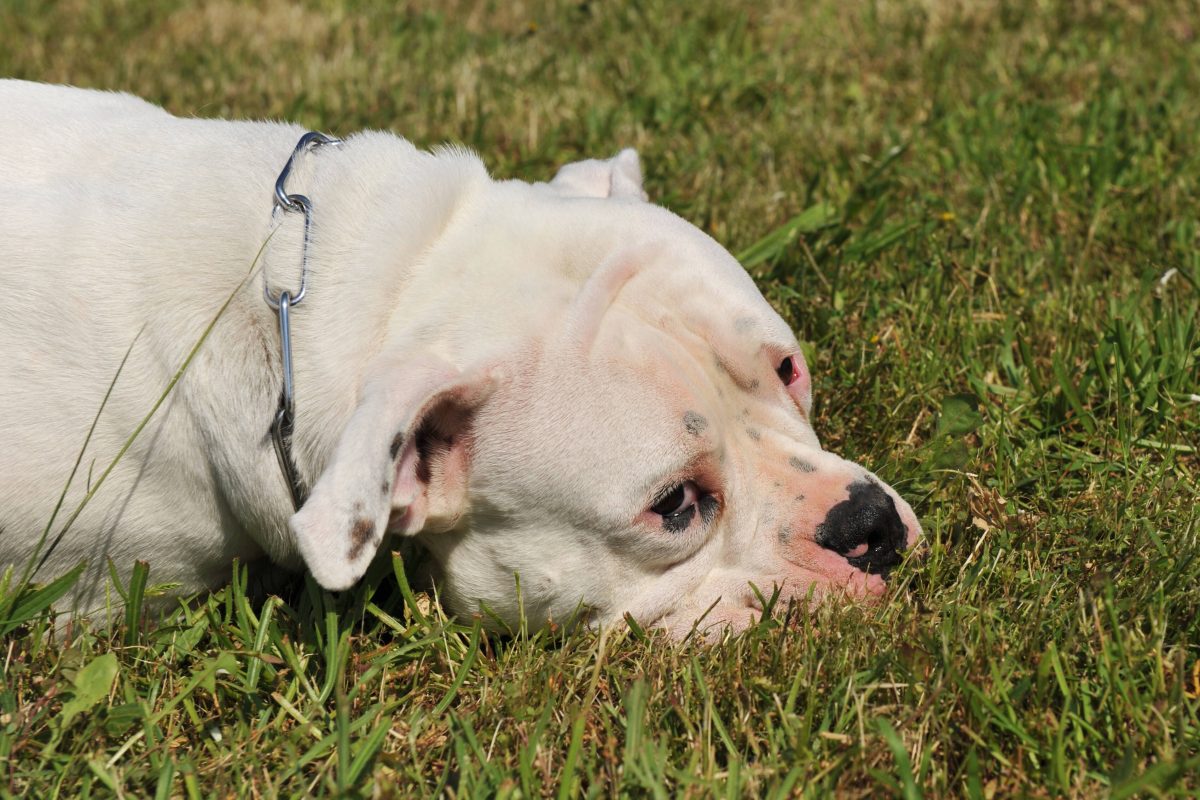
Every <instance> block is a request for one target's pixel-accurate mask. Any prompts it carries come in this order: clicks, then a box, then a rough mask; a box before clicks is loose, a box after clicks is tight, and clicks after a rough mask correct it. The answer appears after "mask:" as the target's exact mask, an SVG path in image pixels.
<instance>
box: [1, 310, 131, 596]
mask: <svg viewBox="0 0 1200 800" xmlns="http://www.w3.org/2000/svg"><path fill="white" fill-rule="evenodd" d="M144 329H145V327H144V326H143V327H142V328H141V329H139V330H138V332H137V333H136V334H134V337H133V341H131V342H130V343H129V347H127V348H126V349H125V355H123V356H122V357H121V363H120V364H118V365H117V371H116V373H115V374H114V375H113V377H112V380H111V381H109V384H108V388H107V389H106V390H105V392H104V397H102V398H101V399H100V407H99V408H98V409H96V415H95V416H94V417H93V418H92V424H91V426H90V427H89V428H88V432H87V435H85V436H84V437H83V445H82V446H81V447H80V448H79V452H78V453H77V454H76V456H75V463H74V464H73V465H72V466H71V472H70V474H69V475H67V482H66V483H65V484H63V488H62V492H60V493H59V495H58V501H57V502H56V503H55V504H54V510H53V511H51V512H50V519H49V520H47V521H46V525H45V527H44V528H43V529H42V534H41V536H39V537H38V541H37V544H36V545H34V547H33V552H32V553H30V555H29V560H28V561H26V562H25V567H24V570H23V571H22V573H21V577H20V579H19V580H18V581H17V584H16V591H15V592H14V593H13V594H11V595H6V596H5V597H2V598H0V617H7V616H8V612H9V608H5V605H6V604H7V602H8V601H9V599H10V598H12V599H15V598H16V597H17V596H19V595H20V593H21V592H22V591H24V589H25V587H26V586H27V585H28V583H29V580H30V579H31V578H32V577H33V575H34V573H35V572H37V570H38V569H41V565H42V564H44V563H45V558H43V559H42V560H41V562H39V563H38V565H37V566H36V567H35V566H34V562H35V561H37V560H38V553H39V552H41V549H42V545H44V544H45V543H46V539H47V538H49V536H50V531H51V529H52V528H53V527H54V521H55V520H56V519H58V514H59V512H60V511H61V510H62V507H63V503H64V502H65V501H66V498H67V492H68V491H70V489H71V484H72V483H73V482H74V481H75V475H76V474H77V473H78V472H79V465H80V464H81V463H83V454H84V453H85V452H86V451H87V448H88V444H90V443H91V441H92V435H93V434H94V433H95V432H96V425H97V424H98V423H99V422H100V415H101V414H103V413H104V408H105V406H107V405H108V400H109V398H110V397H112V393H113V389H114V388H115V387H116V385H117V379H118V378H120V377H121V372H122V371H123V370H124V369H125V363H126V362H127V361H128V360H129V354H130V353H132V352H133V346H134V345H135V344H137V340H138V337H140V336H141V335H142V331H143V330H144ZM90 483H91V481H90V480H89V484H90ZM53 550H54V546H53V545H51V547H50V550H48V551H47V553H46V557H49V555H50V552H52V551H53ZM72 572H74V573H76V577H77V578H78V576H79V575H80V574H82V572H83V570H82V569H80V570H72ZM68 574H70V573H68ZM55 583H56V584H57V581H55ZM70 588H71V587H70V586H67V587H66V588H65V589H63V590H62V592H61V593H60V594H59V595H58V597H55V598H54V599H55V600H57V599H58V598H59V597H62V595H63V594H66V592H67V591H69V590H70ZM51 602H53V601H51Z"/></svg>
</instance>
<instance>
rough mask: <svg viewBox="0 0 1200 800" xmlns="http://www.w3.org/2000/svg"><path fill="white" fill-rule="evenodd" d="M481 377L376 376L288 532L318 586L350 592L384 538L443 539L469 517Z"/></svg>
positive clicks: (447, 372) (487, 382)
mask: <svg viewBox="0 0 1200 800" xmlns="http://www.w3.org/2000/svg"><path fill="white" fill-rule="evenodd" d="M491 385H492V380H491V377H490V376H489V375H488V374H486V373H479V374H474V375H469V376H466V375H462V374H459V373H458V372H457V371H456V370H453V369H451V368H449V367H448V366H447V365H444V364H437V363H430V362H424V363H423V364H421V365H413V364H409V365H407V367H404V366H393V367H390V368H387V369H384V370H381V371H376V372H375V374H374V377H373V378H372V379H370V380H368V381H367V382H366V384H365V385H364V387H363V391H362V394H361V396H360V401H359V404H358V407H357V408H356V409H355V410H354V413H353V415H352V416H351V417H350V421H349V422H348V423H347V425H346V427H345V429H344V430H343V431H342V435H341V438H340V439H339V440H338V442H337V445H336V446H335V448H334V451H333V455H332V457H331V458H330V460H329V463H328V465H327V466H326V467H325V471H324V472H322V473H321V475H320V477H319V478H318V479H317V482H316V485H315V486H314V487H313V490H312V494H311V496H310V497H309V498H308V500H307V501H306V502H305V503H304V506H303V507H302V508H301V509H300V510H299V511H298V512H296V514H295V515H294V516H293V517H292V518H291V520H290V522H289V526H290V527H291V530H292V535H293V536H295V539H296V543H297V545H298V547H299V550H300V554H301V555H302V556H303V558H304V562H305V564H306V565H307V566H308V569H309V571H310V572H312V575H313V577H314V578H315V579H316V581H317V583H319V584H320V585H321V586H323V587H324V588H326V589H330V590H341V589H348V588H349V587H350V586H352V585H354V583H355V582H357V581H358V579H359V578H361V577H362V575H363V573H364V572H366V570H367V566H368V565H369V564H370V563H371V560H372V559H373V558H374V557H375V553H376V552H377V551H378V549H379V545H380V543H381V542H382V541H383V539H384V537H385V535H386V534H388V533H399V534H405V535H411V534H415V533H419V532H421V531H430V530H435V531H440V530H449V529H450V528H452V527H454V525H455V523H456V522H457V521H458V519H459V518H460V517H461V516H462V514H463V512H464V510H465V508H466V495H467V468H468V463H467V462H468V458H469V447H468V439H469V437H470V429H471V420H472V418H473V416H474V413H475V411H476V409H477V408H478V407H479V405H480V404H481V403H482V402H483V400H484V398H485V397H486V396H487V395H488V394H489V393H490V391H491Z"/></svg>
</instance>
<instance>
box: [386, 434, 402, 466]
mask: <svg viewBox="0 0 1200 800" xmlns="http://www.w3.org/2000/svg"><path fill="white" fill-rule="evenodd" d="M401 447H404V431H399V432H397V433H396V435H395V436H393V437H392V446H391V447H389V448H388V454H389V455H390V456H391V457H392V461H395V460H396V456H398V455H400V448H401Z"/></svg>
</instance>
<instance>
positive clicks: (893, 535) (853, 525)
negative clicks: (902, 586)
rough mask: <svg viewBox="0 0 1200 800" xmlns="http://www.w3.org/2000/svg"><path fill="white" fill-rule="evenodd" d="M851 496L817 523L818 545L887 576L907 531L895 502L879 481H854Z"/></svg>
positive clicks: (859, 567) (867, 569) (903, 544)
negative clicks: (822, 520)
mask: <svg viewBox="0 0 1200 800" xmlns="http://www.w3.org/2000/svg"><path fill="white" fill-rule="evenodd" d="M848 488H849V492H850V497H849V498H847V499H846V500H843V501H842V502H840V503H838V504H837V505H835V506H834V507H833V508H831V509H830V510H829V514H828V515H826V517H825V521H824V522H822V523H821V524H820V525H818V526H817V531H816V540H817V544H819V545H821V546H822V547H826V548H828V549H830V550H832V551H834V552H835V553H837V554H839V555H841V556H844V557H845V559H846V560H847V561H849V562H850V565H851V566H853V567H856V568H857V569H861V570H863V571H864V572H870V573H876V574H879V575H882V576H884V577H887V573H888V572H889V571H890V570H891V569H892V567H895V566H896V565H897V564H899V563H900V560H901V557H902V556H901V553H902V552H903V550H904V548H905V544H906V542H907V538H908V532H907V530H906V529H905V527H904V523H903V522H902V521H901V519H900V514H899V512H898V511H897V510H896V503H895V502H894V501H893V500H892V498H891V496H890V495H889V494H888V493H887V492H886V491H884V490H883V488H882V487H880V486H879V484H877V483H875V482H873V481H865V480H864V481H855V482H854V483H852V484H850V486H849V487H848Z"/></svg>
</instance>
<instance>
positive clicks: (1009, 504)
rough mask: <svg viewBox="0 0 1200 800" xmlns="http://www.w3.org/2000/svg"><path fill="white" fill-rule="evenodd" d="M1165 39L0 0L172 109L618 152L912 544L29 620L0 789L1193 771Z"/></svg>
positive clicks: (1179, 94)
mask: <svg viewBox="0 0 1200 800" xmlns="http://www.w3.org/2000/svg"><path fill="white" fill-rule="evenodd" d="M1198 35H1200V27H1197V23H1196V17H1195V8H1194V6H1193V5H1191V4H1188V3H1183V2H1180V3H1172V2H1155V3H1149V4H1128V5H1120V4H1102V3H1061V4H1060V3H1053V2H1043V3H1036V2H1013V3H1004V4H961V5H960V4H957V3H951V2H933V3H916V2H881V3H873V4H845V3H834V2H825V1H824V0H822V1H821V2H815V3H808V4H796V3H783V2H775V3H771V2H768V3H754V4H745V5H741V6H738V5H731V4H728V3H718V2H710V1H709V0H704V2H697V3H690V4H672V3H666V2H650V3H641V4H601V3H594V2H593V3H572V4H540V3H539V4H500V5H497V6H496V7H495V8H492V7H490V6H489V5H488V4H482V3H478V4H477V3H470V2H454V3H449V4H432V3H431V4H424V5H419V4H407V5H402V6H399V7H397V6H394V5H391V4H366V3H363V4H354V3H348V2H344V0H320V1H318V2H309V3H304V4H302V5H299V6H297V5H293V4H288V3H283V2H271V3H265V4H250V3H238V2H232V1H228V2H209V3H199V4H196V3H185V2H182V0H181V1H180V2H159V3H137V2H132V0H102V2H84V0H76V1H70V0H68V1H67V2H61V3H54V4H45V3H40V2H33V0H9V2H7V3H4V4H0V74H4V75H12V76H18V77H25V78H35V79H43V80H53V81H60V82H68V83H73V84H77V85H84V86H95V87H103V88H119V89H124V90H128V91H131V92H134V93H136V94H140V95H142V96H145V97H146V98H148V99H150V100H152V101H154V102H158V103H162V104H164V105H166V107H167V108H168V109H170V110H171V111H172V112H174V113H177V114H197V115H206V116H210V115H223V116H230V117H251V118H289V119H294V120H296V121H298V122H301V123H303V124H306V125H309V126H311V127H314V128H320V129H322V130H326V131H328V132H330V133H335V134H344V133H347V132H350V131H353V130H356V129H359V128H362V127H377V128H390V129H393V130H395V131H397V132H398V133H400V134H402V135H405V136H407V137H409V138H411V139H413V140H414V141H415V142H417V143H418V144H421V145H425V146H428V145H432V144H435V143H438V142H441V141H444V140H453V141H460V142H463V143H465V144H467V145H469V146H471V147H473V148H475V149H477V150H478V151H479V152H480V154H481V155H482V157H483V159H484V161H485V162H486V163H487V164H488V166H489V168H490V169H491V170H492V172H493V174H495V175H497V176H498V177H509V176H516V177H524V178H528V179H534V180H544V179H546V178H548V177H550V176H551V175H552V174H553V171H554V168H555V166H556V165H558V164H560V163H562V162H564V161H568V160H573V159H576V158H579V157H592V156H607V155H611V154H613V153H615V152H616V151H617V150H618V149H620V148H621V147H623V146H627V145H632V146H635V147H637V148H638V149H639V150H640V152H641V153H642V156H643V160H644V163H645V168H646V174H647V189H648V191H649V193H650V195H651V197H652V198H654V199H655V200H657V201H659V202H662V203H665V204H666V205H668V206H669V207H671V208H672V209H673V210H675V211H676V212H678V213H680V214H681V215H682V216H684V217H685V218H687V219H689V220H691V221H693V222H694V223H696V224H697V225H699V226H700V227H702V228H703V229H704V230H706V231H708V232H710V233H712V234H713V235H714V236H716V237H717V238H718V239H719V240H720V241H721V242H723V243H724V244H726V245H727V246H728V247H729V248H730V250H731V251H732V252H734V253H738V254H742V255H743V256H744V260H745V263H746V264H747V266H748V268H749V269H750V271H751V273H752V274H753V275H754V277H755V279H756V280H757V281H758V282H759V285H760V286H761V287H762V289H763V291H764V293H765V294H766V295H767V296H768V298H770V299H771V300H772V302H773V303H775V305H776V307H778V308H779V309H780V311H781V312H782V313H783V314H784V315H785V317H786V318H787V319H788V320H789V321H790V322H791V323H792V324H793V325H794V327H795V328H796V330H797V333H798V335H799V336H800V337H801V339H802V340H803V341H804V342H805V346H806V348H807V350H808V353H809V355H810V356H811V358H810V362H811V364H812V367H813V372H814V379H815V391H816V396H817V401H816V407H815V415H816V424H817V429H818V433H819V434H820V435H821V437H822V441H823V442H824V443H825V445H826V446H828V447H830V448H831V449H834V450H837V451H838V452H840V453H843V454H844V455H846V456H847V457H850V458H853V459H855V460H857V461H861V462H862V463H864V464H867V465H869V466H871V467H872V468H875V469H877V471H879V472H880V473H881V475H883V476H884V477H885V478H886V479H888V480H889V481H890V482H892V483H893V484H894V485H896V486H897V487H898V488H900V489H901V490H902V491H903V492H904V493H905V494H906V496H908V497H910V498H912V499H914V500H915V505H916V507H917V511H918V513H919V514H920V516H921V517H922V520H923V521H924V523H925V527H926V531H927V534H928V544H929V552H928V556H927V558H925V559H924V560H923V561H921V562H919V563H912V564H909V565H907V566H906V567H905V568H903V569H902V571H901V574H900V575H899V576H898V580H897V581H895V584H896V591H895V597H894V599H893V601H892V602H890V603H887V604H885V605H884V606H882V607H880V608H870V609H867V608H856V607H850V608H837V607H827V608H820V609H816V610H809V609H803V608H792V609H782V608H780V609H776V615H775V617H774V618H772V619H769V620H767V621H765V622H764V623H763V624H762V625H760V626H759V627H757V628H756V629H754V630H752V631H750V632H748V633H747V634H745V635H743V636H739V637H735V638H732V639H730V640H728V641H725V642H722V643H719V644H717V645H715V646H711V647H706V646H699V645H696V644H688V645H685V646H682V647H679V646H674V645H671V644H670V643H669V642H667V641H666V640H665V639H663V638H661V637H660V636H659V635H657V634H654V633H653V632H651V633H650V634H645V633H643V632H641V631H637V630H633V631H627V630H619V631H618V630H613V631H607V632H603V633H596V632H579V633H574V634H569V635H564V634H562V633H561V632H557V633H549V634H542V635H538V636H532V637H530V636H518V637H516V638H509V639H501V638H497V637H494V636H489V635H486V634H482V633H481V632H480V631H479V630H478V628H477V626H476V625H475V623H474V621H473V620H447V619H446V618H445V617H444V616H443V615H442V614H441V612H440V610H439V608H438V606H437V604H436V601H435V600H431V598H428V597H427V596H425V595H424V594H421V593H417V594H415V595H414V594H413V593H412V592H411V591H410V590H409V589H408V587H407V584H405V583H403V582H402V581H398V580H397V575H403V571H402V569H399V568H398V567H399V563H398V562H397V563H388V562H387V560H386V559H385V560H383V561H381V562H379V563H377V564H376V565H375V566H374V568H373V571H372V572H371V574H370V576H369V578H368V580H367V581H366V582H365V584H364V585H363V586H362V587H360V588H359V589H357V590H355V591H353V592H350V593H347V594H346V595H345V596H342V597H337V598H334V597H332V596H330V595H328V594H325V593H322V592H320V591H318V590H316V588H315V587H314V586H313V585H312V584H311V583H302V582H299V581H296V582H294V583H293V585H291V586H289V587H285V589H284V590H283V591H282V593H281V594H278V595H274V596H272V595H270V594H269V593H267V592H265V591H264V590H262V589H261V588H256V580H255V578H254V576H249V575H247V573H246V571H245V570H243V569H240V568H239V569H238V570H237V571H236V572H234V574H233V575H232V576H231V577H232V584H231V586H230V587H229V588H227V589H225V590H223V591H221V592H218V593H216V594H214V595H212V596H206V597H203V598H199V599H198V600H196V601H195V602H193V603H191V604H189V605H188V606H187V607H186V608H182V609H180V610H179V611H178V612H177V613H175V614H174V615H173V616H171V617H170V618H168V619H167V620H165V621H164V622H163V623H162V624H159V625H151V624H147V622H148V621H144V620H141V619H139V618H138V615H137V614H136V613H135V614H131V615H130V619H129V620H128V621H127V622H125V623H123V624H119V625H117V626H116V627H115V628H114V629H112V630H104V631H87V630H84V631H77V632H76V636H75V637H74V638H71V639H67V640H63V639H62V638H61V637H59V638H56V637H55V636H54V626H53V624H52V622H51V620H49V619H47V618H45V617H36V618H34V619H33V620H31V621H27V622H26V623H25V624H24V625H23V626H22V627H20V628H18V629H16V630H15V631H13V632H11V633H10V634H8V635H7V636H6V637H5V638H3V639H0V670H2V672H0V675H2V676H3V680H2V685H0V769H3V773H2V774H0V794H5V795H8V794H13V795H18V794H19V795H25V796H29V797H51V796H62V797H75V796H84V795H89V794H91V795H99V796H109V795H122V796H161V797H167V796H194V797H210V796H246V797H259V796H275V795H285V796H292V795H300V796H303V795H308V794H312V795H324V796H337V795H347V794H352V793H362V794H364V795H371V794H377V795H380V796H392V795H395V796H412V795H430V794H437V793H440V792H445V791H452V792H453V793H455V794H456V795H458V796H508V797H515V796H531V795H562V796H571V795H574V794H589V795H600V796H615V795H622V794H637V795H656V796H663V797H674V796H694V797H707V796H711V795H713V794H717V793H720V794H728V795H730V796H748V797H763V796H788V795H792V794H809V795H811V796H828V795H829V794H830V793H831V792H833V791H837V792H839V793H841V795H843V796H868V797H877V796H880V795H885V794H896V795H903V796H906V797H914V796H921V795H930V796H944V795H949V794H956V795H957V794H962V795H966V796H970V797H1009V796H1015V795H1034V796H1057V795H1069V796H1083V797H1091V796H1107V795H1109V794H1110V793H1111V795H1113V796H1117V797H1126V796H1138V795H1146V794H1155V793H1165V794H1173V795H1176V796H1181V797H1187V796H1194V795H1195V794H1196V793H1197V792H1200V778H1198V777H1197V776H1198V773H1200V719H1198V715H1200V666H1198V665H1200V530H1198V525H1197V520H1198V517H1200V512H1198V510H1197V509H1198V507H1200V491H1198V487H1197V476H1198V473H1200V452H1198V448H1200V403H1198V402H1197V400H1196V395H1197V394H1200V329H1198V328H1200V321H1198V317H1200V314H1198V311H1200V291H1198V288H1197V282H1198V281H1200V255H1198V253H1200V201H1198V200H1197V184H1198V178H1200V138H1197V136H1196V131H1197V130H1200V104H1198V103H1197V102H1196V98H1197V97H1200V68H1198V67H1197V65H1198V64H1200V40H1198V39H1197V36H1198ZM3 118H4V114H3V109H0V120H3ZM2 180H3V176H0V181H2ZM0 269H3V266H2V265H0ZM1172 269H1174V270H1177V271H1176V272H1174V273H1172V274H1171V277H1169V278H1166V279H1165V280H1164V276H1166V275H1167V274H1168V272H1169V271H1170V270H1172ZM0 324H3V322H2V321H0ZM84 433H86V432H85V431H81V432H80V436H81V437H82V436H83V435H84ZM65 478H66V476H64V480H65ZM140 580H141V582H142V584H143V585H144V586H147V587H152V586H153V584H154V566H153V564H151V565H150V566H149V574H148V576H142V578H141V579H140ZM133 590H134V594H133V595H132V596H134V597H135V598H136V596H137V594H138V593H139V592H140V591H142V590H139V589H138V588H137V587H136V586H135V587H133ZM406 595H407V596H406ZM0 605H3V604H0ZM34 605H35V606H36V604H34ZM137 606H138V604H135V608H136V607H137ZM9 608H10V609H11V606H9ZM26 608H27V609H28V610H30V613H33V612H34V611H36V608H34V607H28V606H27V607H26ZM67 708H69V709H71V711H72V715H71V716H69V717H68V714H67V713H65V712H64V709H67Z"/></svg>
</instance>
